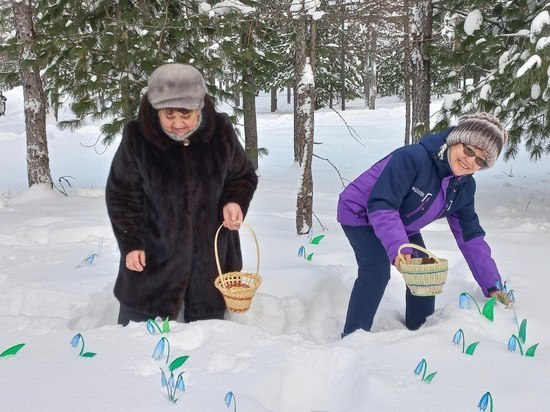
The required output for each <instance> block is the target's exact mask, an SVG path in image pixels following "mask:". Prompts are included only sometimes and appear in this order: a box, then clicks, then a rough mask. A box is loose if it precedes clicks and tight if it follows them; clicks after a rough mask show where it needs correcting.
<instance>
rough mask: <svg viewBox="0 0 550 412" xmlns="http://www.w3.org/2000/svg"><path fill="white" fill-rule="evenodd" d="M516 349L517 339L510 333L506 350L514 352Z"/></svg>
mask: <svg viewBox="0 0 550 412" xmlns="http://www.w3.org/2000/svg"><path fill="white" fill-rule="evenodd" d="M516 349H517V339H516V337H515V336H514V335H512V336H511V337H510V339H509V340H508V350H509V351H510V352H515V351H516Z"/></svg>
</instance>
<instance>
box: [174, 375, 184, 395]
mask: <svg viewBox="0 0 550 412" xmlns="http://www.w3.org/2000/svg"><path fill="white" fill-rule="evenodd" d="M176 389H177V390H179V391H181V392H185V382H184V381H183V374H182V373H180V374H179V376H178V379H177V380H176Z"/></svg>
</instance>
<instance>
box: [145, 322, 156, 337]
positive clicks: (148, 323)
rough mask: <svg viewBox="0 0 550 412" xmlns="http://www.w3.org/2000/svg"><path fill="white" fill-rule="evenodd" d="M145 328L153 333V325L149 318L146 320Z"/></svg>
mask: <svg viewBox="0 0 550 412" xmlns="http://www.w3.org/2000/svg"><path fill="white" fill-rule="evenodd" d="M147 330H148V331H149V333H150V334H151V335H154V334H155V325H154V324H153V321H152V320H151V319H149V320H147Z"/></svg>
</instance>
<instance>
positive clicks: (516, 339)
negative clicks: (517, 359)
mask: <svg viewBox="0 0 550 412" xmlns="http://www.w3.org/2000/svg"><path fill="white" fill-rule="evenodd" d="M512 338H514V339H515V341H516V343H517V344H518V346H519V353H520V355H521V356H523V348H522V347H521V342H520V340H519V338H518V337H517V336H516V335H512Z"/></svg>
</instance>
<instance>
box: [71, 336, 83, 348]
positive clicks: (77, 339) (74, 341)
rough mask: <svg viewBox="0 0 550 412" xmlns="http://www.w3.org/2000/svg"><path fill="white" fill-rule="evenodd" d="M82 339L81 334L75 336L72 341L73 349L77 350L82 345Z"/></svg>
mask: <svg viewBox="0 0 550 412" xmlns="http://www.w3.org/2000/svg"><path fill="white" fill-rule="evenodd" d="M81 338H82V335H81V334H80V333H77V334H76V335H74V336H73V338H72V339H71V346H72V347H73V348H76V347H77V346H78V344H79V343H80V339H81Z"/></svg>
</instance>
